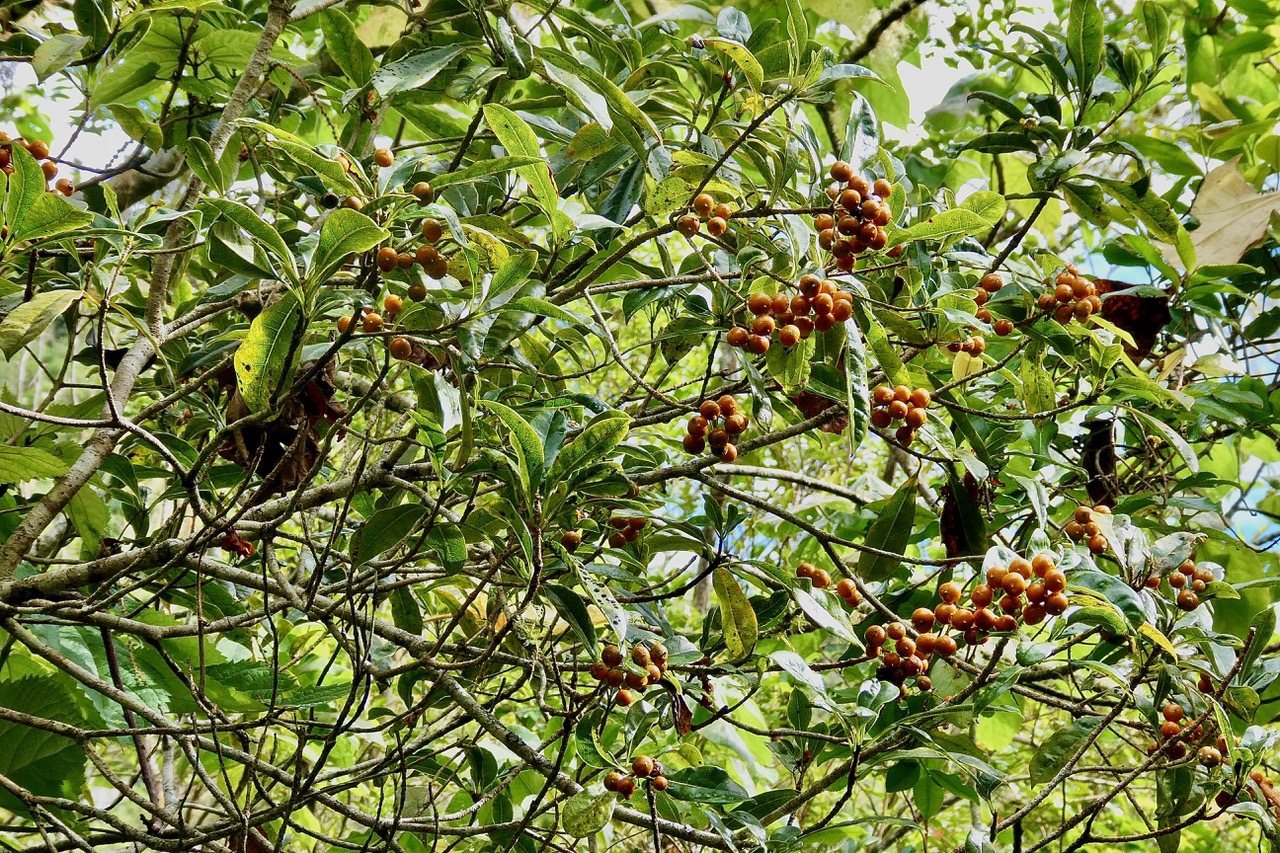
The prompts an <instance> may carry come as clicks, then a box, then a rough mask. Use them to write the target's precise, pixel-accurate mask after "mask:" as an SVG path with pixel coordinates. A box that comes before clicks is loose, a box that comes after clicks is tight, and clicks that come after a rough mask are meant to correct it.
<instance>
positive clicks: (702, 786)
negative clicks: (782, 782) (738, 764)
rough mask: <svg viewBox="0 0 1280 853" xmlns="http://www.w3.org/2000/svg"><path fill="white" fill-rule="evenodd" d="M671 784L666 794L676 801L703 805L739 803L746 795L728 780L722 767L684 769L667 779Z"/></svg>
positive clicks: (705, 765) (740, 788)
mask: <svg viewBox="0 0 1280 853" xmlns="http://www.w3.org/2000/svg"><path fill="white" fill-rule="evenodd" d="M667 781H668V782H670V783H671V785H670V787H669V788H668V789H667V793H668V794H670V795H671V796H672V797H674V798H675V799H677V800H685V801H687V802H691V803H701V804H703V805H713V804H722V805H727V804H729V803H740V802H742V801H743V800H745V799H747V797H748V794H747V792H746V791H745V790H743V788H742V786H741V785H739V784H738V783H737V782H734V781H733V780H732V779H730V778H729V773H728V771H726V770H725V769H724V768H723V767H716V766H714V765H711V764H704V765H703V766H701V767H686V768H685V769H683V770H677V771H676V772H675V773H672V774H671V775H670V776H668V777H667Z"/></svg>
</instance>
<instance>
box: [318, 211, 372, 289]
mask: <svg viewBox="0 0 1280 853" xmlns="http://www.w3.org/2000/svg"><path fill="white" fill-rule="evenodd" d="M390 237H391V232H390V231H388V230H387V229H385V228H383V227H382V226H380V225H378V224H377V223H376V222H374V221H373V220H372V219H370V218H369V217H367V216H365V215H364V214H363V213H361V212H360V211H358V210H351V209H350V208H346V207H343V208H339V209H338V210H335V211H334V212H333V213H331V214H329V218H328V219H326V220H325V221H324V225H321V226H320V242H319V243H318V244H317V245H316V253H315V255H314V256H313V257H312V259H311V275H310V279H311V282H312V283H313V284H318V283H320V282H322V281H324V280H325V279H326V278H328V277H329V276H330V275H332V274H333V273H334V272H335V271H337V270H338V268H340V267H341V266H342V265H343V264H344V263H345V262H346V260H347V258H349V257H350V256H352V255H358V254H360V253H362V252H367V251H369V250H370V249H372V248H373V247H374V246H377V245H378V244H379V243H381V242H383V241H384V240H387V239H388V238H390Z"/></svg>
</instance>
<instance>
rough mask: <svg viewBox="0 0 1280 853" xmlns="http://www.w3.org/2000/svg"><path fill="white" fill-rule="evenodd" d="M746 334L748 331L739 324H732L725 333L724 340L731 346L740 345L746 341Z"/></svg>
mask: <svg viewBox="0 0 1280 853" xmlns="http://www.w3.org/2000/svg"><path fill="white" fill-rule="evenodd" d="M748 334H749V332H747V330H746V329H744V328H742V327H741V326H734V327H733V328H732V329H730V330H729V332H728V334H726V335H725V341H726V342H727V343H728V344H729V346H731V347H735V348H736V347H741V346H742V345H743V344H745V343H746V342H747V335H748Z"/></svg>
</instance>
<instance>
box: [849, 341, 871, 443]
mask: <svg viewBox="0 0 1280 853" xmlns="http://www.w3.org/2000/svg"><path fill="white" fill-rule="evenodd" d="M844 340H845V350H844V372H845V382H846V392H847V393H846V395H845V398H846V399H845V406H846V408H848V410H849V420H850V423H851V424H852V428H851V429H850V431H849V446H850V447H857V446H859V445H860V444H862V439H863V438H865V437H866V435H867V425H868V424H869V423H870V419H871V386H870V383H869V382H868V379H867V346H866V343H865V342H864V341H863V339H862V330H861V329H859V328H858V323H857V321H855V320H853V319H852V318H851V319H849V320H846V321H845V323H844Z"/></svg>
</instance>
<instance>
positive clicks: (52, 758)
mask: <svg viewBox="0 0 1280 853" xmlns="http://www.w3.org/2000/svg"><path fill="white" fill-rule="evenodd" d="M0 707H4V708H8V709H9V710H11V711H16V712H18V713H20V714H26V715H28V716H30V717H37V718H40V719H45V720H56V721H58V722H62V723H67V724H69V725H72V726H77V727H81V728H83V727H84V725H85V719H84V715H83V714H82V713H81V712H80V709H79V708H78V707H77V705H76V699H75V696H74V694H72V692H71V691H70V690H69V689H68V687H67V682H66V678H65V677H64V676H62V675H42V676H39V677H27V678H18V679H10V678H5V679H0ZM0 743H3V744H4V745H5V747H4V749H0V776H4V777H5V778H6V779H8V780H10V781H11V782H12V783H14V784H16V785H20V786H21V787H23V788H25V789H26V790H28V791H30V792H31V793H33V794H35V795H37V796H43V797H60V796H67V797H73V798H74V797H77V796H79V794H80V789H81V787H82V786H83V784H84V766H85V761H86V758H85V753H84V750H83V749H82V748H81V747H80V745H79V744H77V743H76V742H75V741H74V740H71V739H70V738H65V737H62V736H61V735H57V734H54V733H52V732H48V731H44V730H43V729H37V728H32V727H29V726H24V725H22V724H21V723H17V722H10V721H9V720H0ZM0 806H3V807H4V808H6V809H9V810H11V811H15V812H17V813H19V814H23V815H25V814H28V812H27V807H26V804H25V803H23V802H22V801H21V800H19V799H18V798H16V797H14V796H13V795H12V794H10V793H9V792H8V791H7V790H3V789H0Z"/></svg>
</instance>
